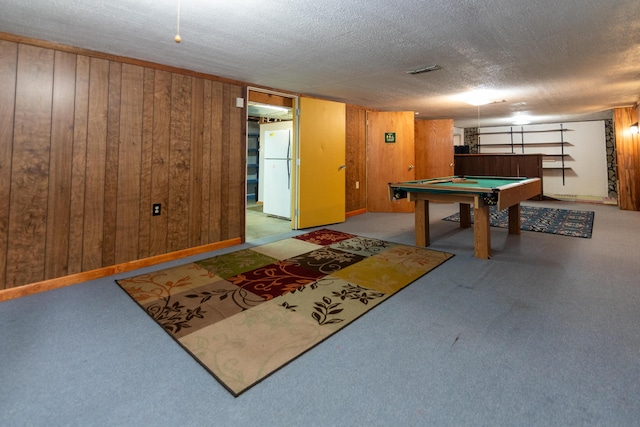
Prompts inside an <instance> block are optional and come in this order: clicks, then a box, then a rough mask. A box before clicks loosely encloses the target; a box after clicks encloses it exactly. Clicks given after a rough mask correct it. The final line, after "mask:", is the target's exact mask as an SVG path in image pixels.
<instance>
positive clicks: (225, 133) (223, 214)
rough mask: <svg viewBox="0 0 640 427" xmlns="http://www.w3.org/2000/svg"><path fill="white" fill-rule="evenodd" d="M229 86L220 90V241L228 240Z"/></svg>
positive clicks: (229, 207)
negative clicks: (221, 124)
mask: <svg viewBox="0 0 640 427" xmlns="http://www.w3.org/2000/svg"><path fill="white" fill-rule="evenodd" d="M229 86H230V85H229V84H224V85H223V88H222V104H221V108H222V123H223V126H222V141H221V143H222V152H221V153H220V162H221V167H222V169H221V170H220V233H221V236H222V239H223V240H224V239H228V238H229V212H230V210H231V206H230V205H229V181H230V176H229V172H230V170H229V151H230V149H231V146H230V145H231V144H230V143H229V137H230V132H231V131H230V129H229V121H230V111H229V103H230V102H231V94H230V89H229Z"/></svg>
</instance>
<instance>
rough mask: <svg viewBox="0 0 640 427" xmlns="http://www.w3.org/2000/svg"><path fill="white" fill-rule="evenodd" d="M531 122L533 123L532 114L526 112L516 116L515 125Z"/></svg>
mask: <svg viewBox="0 0 640 427" xmlns="http://www.w3.org/2000/svg"><path fill="white" fill-rule="evenodd" d="M529 123H531V116H528V115H526V114H518V115H516V116H515V117H514V121H513V124H514V125H528V124H529Z"/></svg>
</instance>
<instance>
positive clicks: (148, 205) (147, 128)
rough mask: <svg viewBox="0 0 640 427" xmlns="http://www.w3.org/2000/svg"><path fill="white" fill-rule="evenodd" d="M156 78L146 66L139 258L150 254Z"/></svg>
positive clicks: (141, 160)
mask: <svg viewBox="0 0 640 427" xmlns="http://www.w3.org/2000/svg"><path fill="white" fill-rule="evenodd" d="M154 78H155V72H154V70H153V69H152V68H145V69H144V82H143V90H142V91H143V101H142V102H143V106H142V149H141V151H142V153H141V155H142V156H141V159H140V204H139V209H140V229H139V230H138V242H139V243H138V258H146V257H148V256H150V253H149V250H150V239H151V237H150V233H151V219H152V216H151V212H152V202H151V185H152V184H151V179H152V174H151V171H152V168H153V166H152V165H153V99H154Z"/></svg>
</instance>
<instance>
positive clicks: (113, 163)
mask: <svg viewBox="0 0 640 427" xmlns="http://www.w3.org/2000/svg"><path fill="white" fill-rule="evenodd" d="M121 107H122V63H119V62H114V61H111V62H110V63H109V112H108V116H107V154H106V168H105V185H104V230H103V236H102V241H103V243H102V265H101V266H100V267H102V266H105V265H113V264H115V263H116V221H117V215H118V168H119V161H120V159H119V157H118V153H119V151H120V150H119V147H118V146H119V143H120V118H121V112H120V109H121Z"/></svg>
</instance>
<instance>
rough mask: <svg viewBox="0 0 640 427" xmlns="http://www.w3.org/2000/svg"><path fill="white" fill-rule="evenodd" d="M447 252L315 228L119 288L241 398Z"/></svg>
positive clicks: (123, 283) (136, 279)
mask: <svg viewBox="0 0 640 427" xmlns="http://www.w3.org/2000/svg"><path fill="white" fill-rule="evenodd" d="M452 256H453V255H452V254H450V253H445V252H439V251H434V250H430V249H426V248H418V247H414V246H407V245H401V244H396V243H391V242H386V241H383V240H378V239H373V238H368V237H361V236H356V235H353V234H348V233H343V232H339V231H333V230H329V229H321V230H316V231H313V232H309V233H306V234H302V235H299V236H295V237H291V238H287V239H284V240H280V241H277V242H273V243H269V244H265V245H262V246H256V247H253V248H249V249H242V250H238V251H236V252H232V253H228V254H224V255H218V256H215V257H212V258H208V259H204V260H201V261H197V262H194V263H189V264H185V265H181V266H178V267H172V268H168V269H165V270H161V271H156V272H153V273H148V274H143V275H140V276H136V277H131V278H128V279H122V280H118V281H117V283H118V284H119V285H120V287H121V288H122V289H123V290H124V291H125V292H126V293H127V294H128V295H129V296H130V297H131V298H133V300H134V301H136V302H137V303H138V305H140V307H141V308H142V309H144V310H145V312H146V313H147V314H148V315H149V316H151V317H152V318H153V319H154V320H155V321H156V322H157V323H158V324H159V325H160V326H162V327H163V328H164V330H165V331H166V332H167V333H168V334H169V335H170V336H171V337H173V338H174V339H175V340H176V341H177V342H178V343H179V344H180V345H181V346H182V347H183V348H184V349H185V350H186V351H187V352H189V353H190V354H191V355H192V356H193V357H194V358H195V359H196V360H197V361H198V362H199V363H200V364H201V365H202V366H203V367H204V368H205V369H206V370H208V371H209V372H210V373H211V374H212V375H213V376H214V377H215V378H216V379H217V380H218V381H219V382H220V383H221V384H222V385H223V386H224V387H225V388H227V390H229V391H230V392H231V393H232V394H233V395H234V396H238V395H240V394H241V393H242V392H244V391H245V390H247V389H248V388H250V387H252V386H253V385H255V384H256V383H258V382H259V381H261V380H262V379H264V378H265V377H267V376H268V375H270V374H271V373H273V372H274V371H276V370H277V369H279V368H281V367H282V366H284V365H285V364H287V363H288V362H290V361H291V360H293V359H295V358H296V357H298V356H300V355H301V354H303V353H304V352H306V351H308V350H309V349H311V348H312V347H314V346H315V345H317V344H318V343H320V342H321V341H323V340H325V339H326V338H328V337H329V336H331V335H332V334H333V333H335V332H337V331H339V330H340V329H341V328H343V327H345V326H347V325H348V324H349V323H351V322H353V321H354V320H356V319H357V318H359V317H360V316H362V315H364V314H365V313H366V312H368V311H369V310H371V309H372V308H373V307H375V306H376V305H378V304H380V303H381V302H383V301H384V300H386V299H387V298H389V297H390V296H391V295H393V294H394V293H396V292H398V291H399V290H401V289H402V288H404V287H406V286H407V285H409V284H410V283H411V282H413V281H414V280H416V279H418V278H419V277H421V276H423V275H424V274H426V273H428V272H429V271H430V270H432V269H434V268H435V267H437V266H438V265H440V264H442V263H443V262H445V261H446V260H448V259H449V258H451V257H452Z"/></svg>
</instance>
